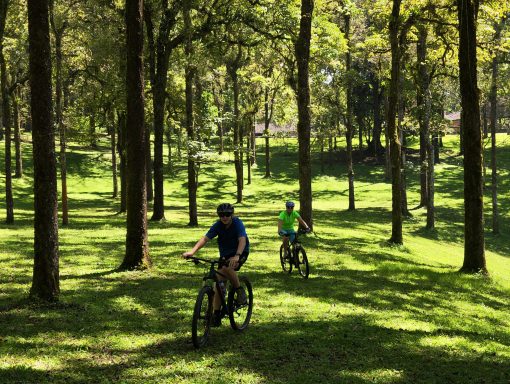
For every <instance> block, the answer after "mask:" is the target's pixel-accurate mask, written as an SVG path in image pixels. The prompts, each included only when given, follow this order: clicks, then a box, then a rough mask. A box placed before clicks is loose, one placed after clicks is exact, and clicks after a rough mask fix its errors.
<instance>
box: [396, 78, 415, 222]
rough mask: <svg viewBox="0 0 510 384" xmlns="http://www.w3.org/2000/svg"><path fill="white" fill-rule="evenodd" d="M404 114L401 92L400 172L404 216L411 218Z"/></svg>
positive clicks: (399, 110)
mask: <svg viewBox="0 0 510 384" xmlns="http://www.w3.org/2000/svg"><path fill="white" fill-rule="evenodd" d="M402 88H403V81H402V77H400V89H402ZM404 114H405V104H404V100H403V99H402V97H401V95H400V92H399V98H398V120H397V132H398V137H399V139H400V142H401V143H402V145H401V147H400V150H401V154H400V167H401V168H400V170H401V173H402V176H401V179H400V180H401V183H400V185H401V190H402V215H403V216H405V217H410V216H412V215H411V212H409V209H408V208H407V174H406V150H405V147H406V136H405V134H404V129H403V128H402V122H403V120H404Z"/></svg>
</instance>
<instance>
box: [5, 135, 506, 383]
mask: <svg viewBox="0 0 510 384" xmlns="http://www.w3.org/2000/svg"><path fill="white" fill-rule="evenodd" d="M498 140H499V143H500V152H499V160H498V161H499V164H500V186H499V190H500V204H501V206H500V212H501V232H502V234H501V235H499V236H493V235H492V234H491V233H490V226H489V224H490V222H491V221H490V218H491V217H490V216H491V213H490V198H489V196H490V195H489V193H490V191H489V190H488V188H487V191H486V194H487V195H486V199H485V204H486V221H487V232H486V248H487V252H486V257H487V266H488V269H489V272H490V274H491V276H490V278H485V277H482V276H469V275H463V274H459V273H458V270H459V268H460V267H461V265H462V261H463V224H462V222H463V202H462V195H463V183H462V169H461V163H462V159H461V158H460V157H458V156H456V153H457V152H458V151H457V149H456V148H457V142H456V141H455V140H454V139H453V138H450V137H447V138H445V147H444V152H443V153H442V163H441V164H440V165H438V166H437V168H436V170H437V174H436V207H437V228H436V230H434V231H426V230H424V225H425V211H424V210H423V209H417V210H412V213H413V217H411V218H409V219H407V220H406V221H405V223H404V245H403V246H401V247H392V246H389V245H388V244H387V242H386V240H387V239H388V238H389V237H390V230H391V212H390V209H391V195H390V194H391V186H390V185H389V184H388V183H387V182H386V181H385V180H384V173H383V169H382V168H381V167H379V166H374V165H370V164H368V163H367V164H364V163H357V164H355V172H356V181H355V187H356V199H357V202H356V204H357V205H356V206H357V210H356V211H355V212H348V211H347V206H348V202H347V194H348V191H347V177H346V169H345V166H344V165H342V164H337V163H336V162H334V161H333V162H331V163H328V164H326V165H325V172H324V173H323V174H317V173H314V181H313V195H314V202H313V208H314V224H315V230H316V233H317V236H313V235H312V236H308V237H307V238H306V239H304V246H305V248H306V249H307V251H308V255H309V260H310V263H311V274H310V278H309V279H308V280H303V279H302V278H301V277H299V276H298V275H297V274H296V273H294V272H293V273H292V275H287V274H284V273H283V272H282V271H281V268H280V265H279V260H278V249H279V241H278V238H277V234H276V215H277V214H278V212H279V211H280V210H281V209H282V206H283V202H284V201H285V200H287V199H293V200H296V201H299V198H298V182H297V180H296V177H297V165H296V161H295V157H296V147H295V145H296V143H295V141H293V140H286V141H285V142H283V141H281V140H279V141H276V142H274V143H273V145H274V151H275V153H274V154H273V157H272V167H273V175H274V177H273V179H270V180H267V179H263V178H262V176H263V174H264V170H263V157H262V150H263V148H262V146H261V147H260V148H259V157H258V163H259V164H260V166H259V168H256V169H254V175H253V182H252V184H251V185H246V186H245V191H244V192H245V193H244V196H245V201H244V203H243V204H241V205H238V206H237V208H236V211H237V213H238V214H239V216H240V217H241V218H242V219H243V221H244V222H245V225H246V227H247V231H248V234H249V236H250V240H251V243H252V252H251V255H250V258H249V260H248V262H247V264H246V265H245V267H244V268H243V273H245V274H246V275H248V276H249V278H250V279H251V281H252V283H253V285H254V298H255V304H254V313H253V317H252V322H251V324H250V326H249V327H248V329H247V331H245V332H243V333H240V334H237V333H234V332H233V331H232V330H231V329H230V327H229V326H227V325H226V324H224V325H223V326H222V327H221V328H219V329H213V332H212V336H211V339H210V343H209V345H208V346H207V347H205V348H203V349H201V350H198V351H196V350H194V348H193V346H192V344H191V329H190V328H191V316H192V308H193V304H194V301H195V297H196V294H197V292H198V289H199V287H200V284H201V277H202V274H203V273H204V272H205V270H204V269H203V268H201V267H195V266H193V265H192V264H189V263H186V262H185V261H183V260H182V259H180V258H179V255H180V254H181V253H182V252H183V251H185V250H187V249H189V248H190V247H191V246H192V245H193V244H194V242H195V241H196V240H197V239H198V238H199V237H200V236H202V235H203V234H204V233H205V231H206V230H207V228H208V226H209V225H210V224H212V222H213V221H214V220H215V216H214V211H215V207H216V205H217V204H218V203H219V202H220V201H230V202H233V201H235V180H234V167H233V163H232V156H231V155H228V154H227V155H225V156H223V157H222V158H216V157H215V158H213V160H214V162H210V163H207V164H204V165H202V167H201V171H200V176H199V180H200V187H199V204H198V207H199V223H200V226H199V227H198V228H188V227H187V226H186V224H187V221H188V214H187V200H186V199H187V192H186V189H185V180H186V173H185V172H186V170H185V164H184V163H179V164H177V166H176V168H175V170H176V173H175V175H174V176H171V177H170V176H168V177H167V179H166V184H165V205H166V218H167V221H166V222H161V223H152V222H150V223H149V241H150V250H151V257H152V259H153V262H154V267H153V268H152V269H151V270H149V271H134V272H125V273H119V272H117V271H116V268H117V267H118V266H119V265H120V263H121V261H122V257H123V252H124V243H125V216H123V215H118V214H117V210H118V206H119V202H118V201H117V200H113V199H112V198H111V197H110V196H111V189H112V187H111V177H110V171H109V164H108V150H107V149H106V148H104V149H103V151H102V152H98V151H95V152H93V151H90V150H87V149H82V148H78V147H73V146H71V148H70V152H71V153H70V154H69V155H68V161H69V205H70V225H69V226H68V227H65V228H60V229H59V237H60V285H61V302H60V303H59V304H55V305H44V304H40V303H39V304H38V303H31V302H29V301H27V299H26V298H27V295H28V290H29V288H30V284H31V273H32V258H33V251H32V248H33V244H32V242H33V227H32V219H33V213H32V204H33V203H32V199H33V195H32V194H33V192H32V187H31V175H30V172H31V168H30V166H31V164H30V159H29V155H30V153H29V151H30V147H29V145H26V146H25V147H24V150H25V152H26V155H27V156H26V161H25V166H26V171H27V172H26V175H25V177H24V178H23V179H17V180H15V181H14V182H15V220H16V222H15V224H14V225H12V226H7V225H5V224H1V225H0V244H2V246H1V248H0V263H1V265H2V268H1V269H0V356H1V358H0V383H66V384H70V383H83V382H89V383H111V382H119V383H127V382H129V383H232V382H238V383H318V382H330V383H482V382H483V383H509V382H510V310H509V306H510V299H509V294H510V279H509V276H510V259H509V254H510V236H509V232H510V219H509V213H508V212H509V210H510V199H509V196H508V190H509V187H510V186H509V183H510V181H509V180H510V177H509V176H510V175H509V171H508V170H509V168H510V139H509V138H508V136H506V135H501V137H498ZM2 150H3V149H2ZM0 153H3V152H1V150H0ZM2 156H3V155H2ZM318 159H319V156H317V157H316V158H314V170H315V172H316V171H317V170H319V169H320V166H319V163H318ZM165 161H166V160H165ZM487 172H488V175H490V170H489V169H488V171H487ZM408 183H409V185H408V199H409V207H410V208H413V207H415V206H416V205H418V202H419V195H418V193H419V184H418V176H417V174H416V171H410V172H409V176H408ZM2 184H3V183H2ZM487 185H488V186H489V184H487ZM4 204H5V202H4V199H3V198H2V201H1V203H0V209H1V211H0V212H5V205H4ZM200 254H201V255H202V256H206V257H211V258H213V257H216V254H217V251H216V248H215V244H209V245H208V247H206V248H204V249H203V250H202V251H201V252H200Z"/></svg>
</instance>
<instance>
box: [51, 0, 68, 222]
mask: <svg viewBox="0 0 510 384" xmlns="http://www.w3.org/2000/svg"><path fill="white" fill-rule="evenodd" d="M53 12H54V10H53V3H50V24H51V28H52V30H53V35H54V37H55V59H56V68H55V69H56V74H55V118H56V119H57V128H58V132H59V136H60V182H61V189H62V191H61V200H62V225H64V226H65V225H68V224H69V209H68V204H67V162H66V132H65V126H64V122H63V117H62V114H63V112H62V38H63V36H64V32H65V29H66V23H65V22H64V23H63V24H62V26H60V27H57V25H56V24H55V20H54V14H53Z"/></svg>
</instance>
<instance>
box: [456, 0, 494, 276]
mask: <svg viewBox="0 0 510 384" xmlns="http://www.w3.org/2000/svg"><path fill="white" fill-rule="evenodd" d="M457 7H458V8H457V9H458V17H459V77H460V93H461V103H462V115H463V118H462V126H463V137H464V210H465V219H464V223H465V227H464V264H463V266H462V268H461V271H463V272H468V273H473V272H482V273H487V267H486V263H485V238H484V232H483V174H482V164H483V154H482V132H481V129H480V103H479V91H478V82H477V74H476V67H477V65H476V21H475V20H476V16H477V13H478V1H476V0H475V1H473V0H457Z"/></svg>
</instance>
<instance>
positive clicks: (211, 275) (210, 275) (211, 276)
mask: <svg viewBox="0 0 510 384" xmlns="http://www.w3.org/2000/svg"><path fill="white" fill-rule="evenodd" d="M188 260H192V261H193V262H194V263H195V264H200V262H202V263H209V264H210V265H211V266H210V267H209V272H207V273H206V274H205V276H204V277H203V278H202V280H203V283H202V287H203V286H206V285H212V284H208V283H207V282H208V281H213V282H214V287H215V288H216V290H215V291H216V292H217V293H218V292H219V294H220V302H221V306H220V311H221V314H222V316H224V315H225V314H227V313H228V304H227V301H226V294H224V293H223V292H222V290H221V288H220V285H219V283H220V280H219V279H218V275H220V276H223V277H224V278H225V279H226V280H225V281H226V282H228V281H229V279H228V278H227V276H225V275H224V274H223V273H221V272H219V271H218V270H217V269H215V268H214V266H215V265H216V264H218V267H219V266H220V265H221V264H224V265H226V264H225V263H224V262H221V260H213V261H211V260H206V259H201V258H199V257H194V256H193V257H190V258H188ZM225 293H226V292H225ZM223 308H224V309H225V310H222V309H223Z"/></svg>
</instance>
